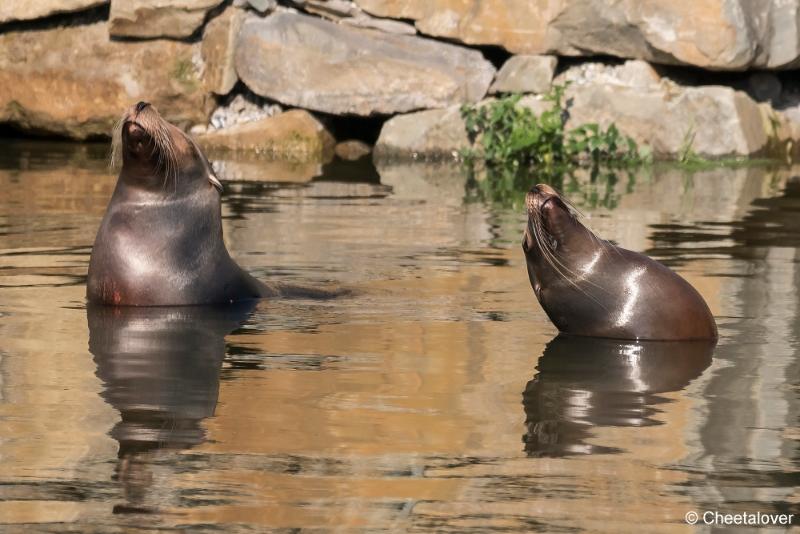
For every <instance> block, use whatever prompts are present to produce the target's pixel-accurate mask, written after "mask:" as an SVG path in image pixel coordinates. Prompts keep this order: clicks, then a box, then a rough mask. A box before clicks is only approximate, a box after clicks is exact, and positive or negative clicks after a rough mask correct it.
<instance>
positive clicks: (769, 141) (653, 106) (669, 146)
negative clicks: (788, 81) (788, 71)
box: [374, 81, 793, 159]
mask: <svg viewBox="0 0 800 534" xmlns="http://www.w3.org/2000/svg"><path fill="white" fill-rule="evenodd" d="M565 96H566V101H569V102H570V106H569V109H568V111H569V118H568V120H567V123H566V125H565V128H566V129H567V130H569V129H572V128H576V127H578V126H581V125H583V124H586V123H598V124H600V126H601V127H602V128H604V129H605V128H607V127H608V126H609V125H610V124H611V123H614V124H616V126H617V128H618V129H619V130H620V132H621V133H622V134H624V135H628V136H630V137H632V138H633V139H634V140H635V141H636V142H637V143H638V144H639V145H640V146H641V145H649V146H650V147H651V148H652V150H653V153H654V155H655V156H656V157H659V158H674V157H676V156H678V155H679V154H680V153H681V152H683V151H685V150H686V149H688V148H690V149H691V150H692V151H693V152H694V153H696V154H698V155H700V156H703V157H708V158H721V157H726V156H749V155H761V154H765V155H766V154H779V153H781V151H785V146H786V144H787V143H788V142H789V141H790V140H791V138H792V136H793V133H792V129H791V125H790V124H788V123H789V121H788V119H781V117H780V116H778V115H777V114H775V112H774V111H773V110H772V108H771V107H770V106H768V105H766V104H761V105H759V104H757V103H756V102H754V101H753V100H752V99H751V98H750V97H748V96H747V95H746V94H745V93H743V92H740V91H734V90H733V89H730V88H727V87H717V86H704V87H689V88H681V87H677V86H674V85H672V84H669V83H666V82H662V83H661V84H656V85H652V86H649V87H641V86H634V87H630V86H625V85H622V84H612V83H603V82H598V83H590V82H587V81H585V82H584V83H583V84H575V85H571V86H569V87H568V88H567V92H566V95H565ZM488 102H491V100H484V101H482V102H481V104H479V105H485V104H486V103H488ZM519 105H520V106H525V107H528V108H530V109H532V110H533V111H534V113H536V114H540V113H541V112H542V111H544V110H545V109H549V106H550V104H549V103H548V102H545V101H543V100H541V99H540V98H536V97H533V96H528V97H525V98H523V99H522V100H520V103H519ZM784 123H786V124H784ZM468 146H469V144H468V138H467V136H466V133H465V127H464V123H463V121H462V120H461V116H460V113H459V107H458V106H452V107H450V108H447V109H443V110H430V111H422V112H417V113H411V114H407V115H398V116H396V117H393V118H392V119H390V120H388V121H387V122H386V123H385V124H384V126H383V129H382V130H381V133H380V137H379V138H378V142H377V143H376V145H375V151H374V154H375V158H376V159H391V158H399V159H405V158H420V159H435V158H441V157H447V156H454V155H457V154H458V152H459V151H461V150H462V149H464V148H467V147H468ZM779 155H780V154H779Z"/></svg>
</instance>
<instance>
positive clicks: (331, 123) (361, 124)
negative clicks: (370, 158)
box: [314, 112, 389, 146]
mask: <svg viewBox="0 0 800 534" xmlns="http://www.w3.org/2000/svg"><path fill="white" fill-rule="evenodd" d="M314 115H315V116H316V117H317V118H318V119H319V120H320V121H321V122H322V123H323V124H324V125H325V127H326V128H327V129H328V131H329V132H330V133H331V134H332V135H333V137H334V138H335V139H336V141H337V142H341V141H347V140H350V139H356V140H358V141H363V142H364V143H367V144H368V145H370V146H375V141H377V140H378V136H379V135H380V133H381V127H382V126H383V123H384V122H386V121H387V120H389V116H388V115H371V116H369V117H360V116H357V115H331V114H328V113H316V112H315V113H314Z"/></svg>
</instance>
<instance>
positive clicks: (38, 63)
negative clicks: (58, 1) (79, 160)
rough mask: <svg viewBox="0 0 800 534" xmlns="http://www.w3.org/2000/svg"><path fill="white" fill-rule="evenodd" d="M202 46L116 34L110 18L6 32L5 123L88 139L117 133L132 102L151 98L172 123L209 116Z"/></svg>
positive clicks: (1, 42)
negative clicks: (116, 125) (129, 38)
mask: <svg viewBox="0 0 800 534" xmlns="http://www.w3.org/2000/svg"><path fill="white" fill-rule="evenodd" d="M199 52H200V51H199V45H192V44H187V43H181V42H176V41H160V42H154V41H140V42H120V41H112V40H109V39H108V29H107V26H106V24H105V22H99V23H95V24H87V25H82V26H75V27H63V28H53V29H47V30H27V31H21V32H7V33H4V34H0V122H5V123H10V124H12V125H14V126H16V127H19V128H21V129H22V130H25V131H29V132H43V133H50V134H57V135H64V136H67V137H72V138H75V139H86V138H87V137H90V136H97V135H110V133H111V129H112V127H113V125H114V123H115V122H116V121H117V119H118V118H119V117H120V116H121V115H122V112H123V111H124V109H125V108H127V107H128V106H130V105H132V104H135V103H136V102H138V101H140V100H146V101H148V102H151V103H152V104H153V105H154V106H155V107H156V108H158V110H159V111H160V112H161V113H162V115H163V116H164V117H165V118H166V119H167V120H169V121H171V122H173V123H176V124H180V125H189V124H197V123H204V122H205V121H206V118H207V117H208V112H209V111H210V109H209V105H210V102H209V101H208V100H207V99H206V95H205V93H204V92H203V90H202V84H201V80H200V73H199V72H198V70H197V68H196V66H195V64H196V62H195V59H196V58H197V57H199ZM21 80H24V83H21ZM54 95H57V97H56V96H54Z"/></svg>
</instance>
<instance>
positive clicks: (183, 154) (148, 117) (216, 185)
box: [86, 102, 341, 306]
mask: <svg viewBox="0 0 800 534" xmlns="http://www.w3.org/2000/svg"><path fill="white" fill-rule="evenodd" d="M112 147H113V148H112V165H113V164H114V163H119V162H121V164H122V167H121V170H120V173H119V178H118V180H117V185H116V188H115V189H114V193H113V195H112V197H111V200H110V202H109V204H108V208H107V210H106V213H105V216H104V217H103V221H102V222H101V224H100V229H99V230H98V232H97V237H96V239H95V242H94V247H93V248H92V255H91V259H90V261H89V275H88V280H87V284H86V296H87V298H88V300H89V301H90V302H96V303H103V304H112V305H122V306H168V305H169V306H182V305H198V304H223V303H232V302H238V301H243V300H249V299H257V298H261V297H268V296H277V295H283V296H299V297H320V298H325V297H331V296H336V295H337V294H341V293H340V292H336V291H326V290H322V289H319V290H318V289H313V288H302V287H288V286H280V285H277V284H271V285H267V284H264V283H262V282H260V281H258V280H256V279H255V278H253V277H252V276H250V275H249V274H248V273H246V272H245V271H244V270H242V268H240V267H239V266H238V265H237V264H236V262H235V261H233V259H232V258H231V257H230V255H229V254H228V250H227V249H226V248H225V243H224V241H223V239H222V217H221V204H220V193H221V191H222V184H221V183H220V181H219V180H218V179H217V177H216V175H215V174H214V170H213V169H212V168H211V165H210V164H209V162H208V160H207V159H206V157H205V156H204V155H203V153H202V151H201V150H200V148H199V147H198V146H197V144H196V143H195V142H194V141H193V140H192V139H191V138H190V137H189V136H187V135H186V134H184V133H183V132H182V131H181V130H180V129H179V128H177V127H175V126H173V125H172V124H170V123H169V122H167V121H166V120H164V119H163V118H162V117H161V115H159V113H158V111H157V110H156V109H155V108H154V107H153V106H151V105H150V104H148V103H147V102H139V103H138V104H136V105H135V106H132V107H131V108H129V109H128V110H126V111H125V113H124V114H123V116H122V118H121V119H120V121H119V122H118V124H117V126H116V127H115V128H114V133H113V138H112Z"/></svg>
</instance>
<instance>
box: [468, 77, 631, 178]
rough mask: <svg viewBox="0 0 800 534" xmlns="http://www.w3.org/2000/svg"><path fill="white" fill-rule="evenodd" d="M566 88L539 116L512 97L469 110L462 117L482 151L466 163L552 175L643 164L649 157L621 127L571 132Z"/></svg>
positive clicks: (553, 94)
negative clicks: (532, 169)
mask: <svg viewBox="0 0 800 534" xmlns="http://www.w3.org/2000/svg"><path fill="white" fill-rule="evenodd" d="M565 91H566V85H555V86H553V88H552V89H551V91H550V92H549V93H548V94H546V95H544V100H545V101H546V102H549V103H550V107H549V108H548V109H546V110H544V111H543V112H541V113H540V114H539V115H536V114H535V113H534V112H533V111H532V110H531V109H530V108H529V107H527V106H524V105H522V104H520V99H521V95H518V94H517V95H510V96H507V97H504V98H500V99H498V100H495V101H492V102H489V103H486V104H483V105H477V106H473V105H465V106H462V108H461V115H462V117H463V119H464V124H465V127H466V130H467V135H468V137H469V139H470V141H471V143H472V144H473V146H475V145H477V148H474V149H469V150H466V151H464V152H463V153H462V155H463V156H464V158H465V160H466V161H468V162H475V161H476V160H482V161H483V162H485V163H486V164H487V165H488V166H490V167H498V166H508V165H510V166H513V167H519V166H533V167H536V168H539V169H545V170H552V169H559V168H566V167H570V166H576V165H582V164H586V163H590V164H591V165H593V166H597V165H599V164H601V163H602V164H605V165H623V164H625V165H628V164H636V163H640V162H642V160H643V153H642V152H641V151H640V150H639V149H638V147H637V145H636V142H635V141H634V140H633V139H631V138H630V137H628V136H624V135H622V134H621V133H620V131H619V130H618V129H617V127H616V125H614V124H612V125H610V126H609V127H608V128H607V129H606V130H603V129H602V128H600V126H599V125H597V124H584V125H582V126H579V127H578V128H575V129H573V130H569V131H567V130H565V123H566V119H567V111H566V109H565V106H564V93H565Z"/></svg>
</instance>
